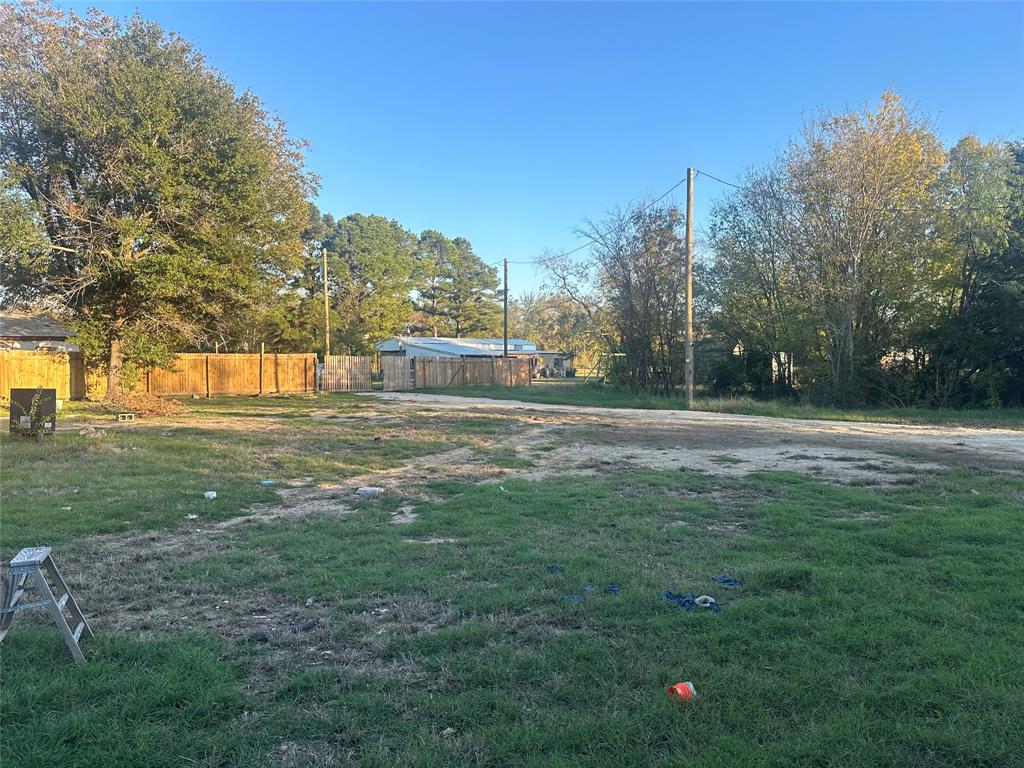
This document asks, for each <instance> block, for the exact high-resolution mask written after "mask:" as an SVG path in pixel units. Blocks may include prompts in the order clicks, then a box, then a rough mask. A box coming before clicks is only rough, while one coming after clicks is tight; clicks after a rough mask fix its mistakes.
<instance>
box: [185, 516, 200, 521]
mask: <svg viewBox="0 0 1024 768" xmlns="http://www.w3.org/2000/svg"><path fill="white" fill-rule="evenodd" d="M185 519H186V520H198V519H199V515H185Z"/></svg>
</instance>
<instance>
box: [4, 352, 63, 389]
mask: <svg viewBox="0 0 1024 768" xmlns="http://www.w3.org/2000/svg"><path fill="white" fill-rule="evenodd" d="M18 387H27V388H35V387H44V388H46V389H55V390H57V399H58V400H69V399H70V398H71V363H70V360H69V356H68V353H67V352H51V351H49V350H26V349H5V350H0V397H3V398H4V399H6V398H9V397H10V395H11V389H14V388H18Z"/></svg>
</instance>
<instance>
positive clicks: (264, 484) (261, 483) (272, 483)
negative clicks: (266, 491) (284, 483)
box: [260, 480, 277, 486]
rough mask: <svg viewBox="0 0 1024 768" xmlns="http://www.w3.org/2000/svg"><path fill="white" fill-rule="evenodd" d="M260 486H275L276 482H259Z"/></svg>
mask: <svg viewBox="0 0 1024 768" xmlns="http://www.w3.org/2000/svg"><path fill="white" fill-rule="evenodd" d="M260 485H263V486H267V485H277V480H260Z"/></svg>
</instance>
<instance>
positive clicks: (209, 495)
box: [203, 491, 217, 499]
mask: <svg viewBox="0 0 1024 768" xmlns="http://www.w3.org/2000/svg"><path fill="white" fill-rule="evenodd" d="M203 498H207V499H216V498H217V492H216V491H206V492H205V493H204V494H203Z"/></svg>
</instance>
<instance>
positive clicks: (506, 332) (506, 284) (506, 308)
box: [503, 259, 508, 358]
mask: <svg viewBox="0 0 1024 768" xmlns="http://www.w3.org/2000/svg"><path fill="white" fill-rule="evenodd" d="M503 297H504V300H505V357H506V358H507V357H508V259H505V290H504V291H503Z"/></svg>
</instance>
